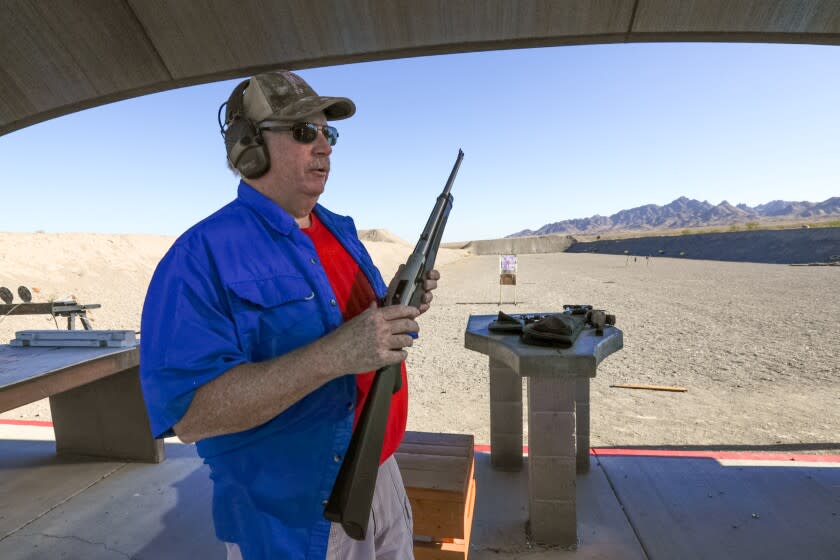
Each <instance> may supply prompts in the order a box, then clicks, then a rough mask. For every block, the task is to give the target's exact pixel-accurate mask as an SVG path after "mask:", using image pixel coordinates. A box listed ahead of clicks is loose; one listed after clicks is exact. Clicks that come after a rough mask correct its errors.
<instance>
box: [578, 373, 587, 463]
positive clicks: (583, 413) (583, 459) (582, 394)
mask: <svg viewBox="0 0 840 560" xmlns="http://www.w3.org/2000/svg"><path fill="white" fill-rule="evenodd" d="M575 416H576V418H575V423H576V430H575V433H576V434H577V472H579V473H587V472H589V378H588V377H578V378H577V390H576V393H575Z"/></svg>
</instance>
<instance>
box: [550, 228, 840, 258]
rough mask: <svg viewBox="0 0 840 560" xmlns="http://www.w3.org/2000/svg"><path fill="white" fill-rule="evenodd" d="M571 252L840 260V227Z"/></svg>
mask: <svg viewBox="0 0 840 560" xmlns="http://www.w3.org/2000/svg"><path fill="white" fill-rule="evenodd" d="M566 252H568V253H607V254H611V255H624V254H626V255H633V256H642V257H643V256H651V257H657V256H659V257H676V258H685V259H704V260H714V261H738V262H755V263H773V264H806V263H825V262H830V261H837V260H840V228H810V229H785V230H759V231H736V232H727V233H698V234H694V235H677V236H672V237H669V236H660V237H637V238H631V239H609V240H600V241H590V242H579V243H575V244H573V245H572V246H571V247H569V248H568V249H567V251H566Z"/></svg>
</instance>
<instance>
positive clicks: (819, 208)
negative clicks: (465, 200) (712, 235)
mask: <svg viewBox="0 0 840 560" xmlns="http://www.w3.org/2000/svg"><path fill="white" fill-rule="evenodd" d="M834 216H836V217H838V218H840V197H838V196H835V197H832V198H829V199H827V200H824V201H823V202H790V201H787V200H774V201H772V202H768V203H767V204H759V205H758V206H755V207H750V206H747V205H746V204H738V205H737V206H732V205H731V204H730V203H729V202H727V201H725V200H724V201H723V202H721V203H720V204H718V205H717V206H715V205H712V204H709V203H708V202H707V201H705V200H704V201H702V202H701V201H699V200H694V199H691V198H686V197H684V196H681V197H680V198H678V199H676V200H675V201H673V202H671V203H670V204H666V205H665V206H658V205H656V204H647V205H645V206H639V207H638V208H631V209H630V210H622V211H620V212H617V213H615V214H613V215H612V216H599V215H598V214H596V215H594V216H591V217H589V218H579V219H576V220H563V221H562V222H554V223H551V224H546V225H544V226H542V227H541V228H539V229H537V230H530V229H526V230H522V231H519V232H517V233H514V234H511V235H508V236H507V237H524V236H528V235H548V234H552V233H557V234H575V233H579V234H580V233H600V232H619V231H622V232H623V231H646V230H660V229H684V228H696V227H711V226H728V225H733V224H746V223H748V222H758V223H767V222H782V221H792V222H799V221H807V220H819V219H824V218H828V217H834Z"/></svg>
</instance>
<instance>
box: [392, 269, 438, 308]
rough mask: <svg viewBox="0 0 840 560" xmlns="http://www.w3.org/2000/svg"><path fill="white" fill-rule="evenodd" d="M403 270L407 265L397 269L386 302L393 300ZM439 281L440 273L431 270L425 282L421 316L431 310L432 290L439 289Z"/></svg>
mask: <svg viewBox="0 0 840 560" xmlns="http://www.w3.org/2000/svg"><path fill="white" fill-rule="evenodd" d="M403 268H405V265H404V264H401V265H400V267H399V268H398V269H397V273H396V274H395V275H394V278H392V279H391V283H390V284H388V295H387V296H385V300H386V301H388V300H390V299H391V296H392V295H393V293H394V290H396V289H397V280H398V279H399V277H400V273H401V272H402V270H403ZM438 280H440V272H438V271H437V270H430V271H429V272H427V273H426V279H425V280H423V298H422V300H421V301H422V303H421V304H420V314H421V315H422V314H423V313H425V312H426V311H428V310H429V304H431V303H432V299H433V298H434V296H433V295H432V290H434V289H436V288H437V281H438Z"/></svg>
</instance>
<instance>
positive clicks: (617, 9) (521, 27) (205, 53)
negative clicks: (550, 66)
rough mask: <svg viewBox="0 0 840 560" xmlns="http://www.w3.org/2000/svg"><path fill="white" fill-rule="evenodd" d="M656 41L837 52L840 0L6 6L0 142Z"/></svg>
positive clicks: (215, 0) (249, 0)
mask: <svg viewBox="0 0 840 560" xmlns="http://www.w3.org/2000/svg"><path fill="white" fill-rule="evenodd" d="M664 41H720V42H780V43H814V44H840V2H836V1H835V0H797V1H784V0H704V1H702V2H699V1H694V2H674V1H673V0H602V1H594V0H564V1H562V2H560V1H558V0H515V1H514V0H353V1H350V2H348V1H346V0H285V1H282V2H281V1H277V2H271V1H257V0H246V1H235V0H205V1H195V2H193V1H190V2H165V1H162V0H76V1H74V2H53V1H50V2H45V1H42V0H6V1H5V2H3V7H2V9H0V134H5V133H8V132H11V131H13V130H17V129H20V128H23V127H26V126H29V125H31V124H34V123H38V122H41V121H44V120H47V119H50V118H53V117H57V116H60V115H65V114H68V113H72V112H74V111H78V110H81V109H86V108H89V107H94V106H97V105H102V104H105V103H109V102H113V101H118V100H122V99H128V98H131V97H136V96H139V95H144V94H148V93H154V92H159V91H164V90H168V89H173V88H177V87H182V86H188V85H195V84H202V83H207V82H214V81H219V80H224V79H231V78H235V77H240V76H247V75H250V74H253V73H255V72H258V71H263V70H267V69H275V68H287V69H301V68H311V67H317V66H329V65H335V64H343V63H350V62H361V61H370V60H382V59H392V58H401V57H409V56H420V55H432V54H446V53H457V52H467V51H482V50H494V49H514V48H526V47H540V46H553V45H572V44H592V43H622V42H623V43H634V42H664Z"/></svg>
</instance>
